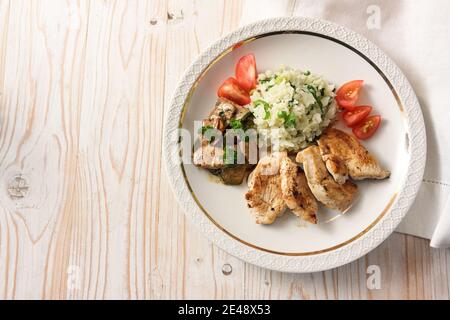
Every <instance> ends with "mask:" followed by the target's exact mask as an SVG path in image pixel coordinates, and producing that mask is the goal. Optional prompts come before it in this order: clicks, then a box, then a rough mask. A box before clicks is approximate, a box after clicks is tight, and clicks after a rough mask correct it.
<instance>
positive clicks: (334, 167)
mask: <svg viewBox="0 0 450 320" xmlns="http://www.w3.org/2000/svg"><path fill="white" fill-rule="evenodd" d="M318 144H319V148H320V153H321V155H322V159H323V161H325V164H326V167H327V169H328V171H329V172H330V173H331V175H332V176H333V177H334V179H335V180H336V181H337V182H338V183H340V184H343V183H344V182H345V181H346V180H347V178H348V177H349V176H350V177H351V178H352V179H354V180H363V179H385V178H387V177H389V175H390V172H389V171H387V170H385V169H383V168H381V166H380V165H379V164H378V161H377V159H376V158H375V157H374V156H373V155H371V154H370V153H369V151H367V150H366V149H365V148H364V147H363V146H362V145H361V143H359V141H358V140H357V139H356V138H355V137H353V136H351V135H349V134H347V133H345V132H343V131H341V130H338V129H334V128H329V129H327V130H326V131H325V132H324V133H323V134H322V136H321V137H320V139H319V140H318Z"/></svg>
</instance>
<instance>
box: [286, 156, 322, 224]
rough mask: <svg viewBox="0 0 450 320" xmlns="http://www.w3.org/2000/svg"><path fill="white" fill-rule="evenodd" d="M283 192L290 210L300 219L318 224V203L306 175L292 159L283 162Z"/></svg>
mask: <svg viewBox="0 0 450 320" xmlns="http://www.w3.org/2000/svg"><path fill="white" fill-rule="evenodd" d="M280 175H281V192H282V194H283V199H284V201H285V202H286V204H287V206H288V208H289V209H291V210H292V212H293V213H294V214H295V215H296V216H298V217H299V218H300V219H302V220H305V221H308V222H311V223H314V224H316V223H317V216H316V213H317V210H318V206H317V201H316V199H315V198H314V195H313V194H312V192H311V190H310V189H309V186H308V183H307V181H306V177H305V174H304V173H303V172H302V171H301V169H300V168H299V167H298V165H297V164H296V163H295V162H294V161H292V160H291V159H290V158H288V157H286V158H284V159H282V160H281V168H280Z"/></svg>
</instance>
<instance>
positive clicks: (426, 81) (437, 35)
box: [241, 0, 450, 247]
mask: <svg viewBox="0 0 450 320" xmlns="http://www.w3.org/2000/svg"><path fill="white" fill-rule="evenodd" d="M449 13H450V1H448V0H434V1H427V0H397V1H392V0H362V1H354V0H323V1H318V0H298V1H288V0H285V1H283V0H282V1H272V0H247V1H246V2H245V4H244V8H243V15H242V18H241V24H242V25H244V24H247V23H250V22H254V21H257V20H260V19H264V18H269V17H280V16H287V15H294V16H306V17H315V18H321V19H325V20H329V21H332V22H335V23H338V24H341V25H344V26H347V27H349V28H350V29H352V30H354V31H356V32H358V33H360V34H362V35H364V36H365V37H367V38H368V39H370V40H371V41H373V42H374V43H375V44H376V45H378V46H379V47H380V48H381V49H383V50H384V51H385V52H386V53H387V54H388V55H389V56H390V57H391V58H392V59H393V60H394V61H395V62H396V63H397V65H398V66H399V67H400V68H401V69H402V71H403V73H404V74H405V75H406V77H407V78H408V79H409V81H410V82H411V84H412V86H413V88H414V91H415V92H416V94H417V96H418V98H419V101H420V104H421V107H422V111H423V114H424V118H425V125H426V130H427V140H428V141H427V145H428V153H427V166H426V169H425V176H424V181H423V184H422V186H421V189H420V191H419V194H418V196H417V199H416V201H415V203H414V204H413V206H412V208H411V210H410V212H409V213H408V215H407V216H406V218H405V220H404V221H403V222H402V224H401V225H400V226H399V228H398V229H397V231H399V232H403V233H408V234H412V235H416V236H419V237H423V238H427V239H431V246H433V247H450V200H449V195H450V98H449V96H448V94H449V92H450V58H449V53H450V19H449V17H448V15H449ZM378 18H379V19H378Z"/></svg>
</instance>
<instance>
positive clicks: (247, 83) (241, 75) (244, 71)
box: [236, 53, 257, 92]
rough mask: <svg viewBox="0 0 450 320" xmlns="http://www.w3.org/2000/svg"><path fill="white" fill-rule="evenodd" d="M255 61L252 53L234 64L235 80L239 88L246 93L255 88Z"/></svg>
mask: <svg viewBox="0 0 450 320" xmlns="http://www.w3.org/2000/svg"><path fill="white" fill-rule="evenodd" d="M256 76H257V75H256V60H255V55H254V54H253V53H250V54H247V55H245V56H243V57H242V58H240V59H239V61H238V63H237V64H236V79H237V82H238V83H239V85H240V87H241V88H242V89H244V90H245V91H247V92H250V90H252V89H254V88H256Z"/></svg>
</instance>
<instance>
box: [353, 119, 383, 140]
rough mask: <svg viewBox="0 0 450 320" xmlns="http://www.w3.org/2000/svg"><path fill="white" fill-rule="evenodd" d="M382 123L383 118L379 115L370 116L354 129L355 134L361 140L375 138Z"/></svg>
mask: <svg viewBox="0 0 450 320" xmlns="http://www.w3.org/2000/svg"><path fill="white" fill-rule="evenodd" d="M380 123H381V117H380V116H379V115H376V116H370V117H368V118H366V119H365V120H363V121H362V122H361V123H359V124H357V125H356V126H355V127H353V129H352V131H353V134H354V135H355V136H356V137H357V138H358V139H361V140H366V139H369V138H370V137H372V136H373V134H374V133H375V131H377V129H378V127H379V126H380Z"/></svg>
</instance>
